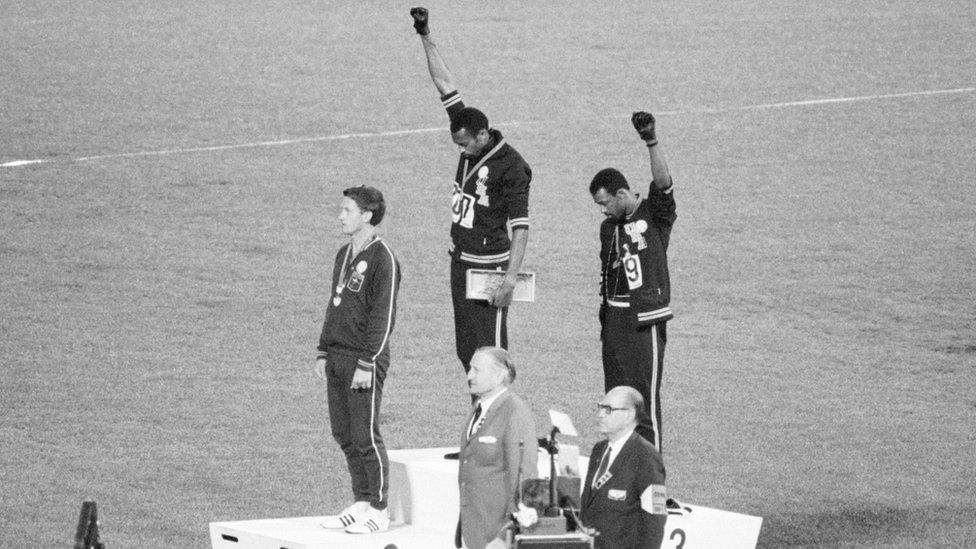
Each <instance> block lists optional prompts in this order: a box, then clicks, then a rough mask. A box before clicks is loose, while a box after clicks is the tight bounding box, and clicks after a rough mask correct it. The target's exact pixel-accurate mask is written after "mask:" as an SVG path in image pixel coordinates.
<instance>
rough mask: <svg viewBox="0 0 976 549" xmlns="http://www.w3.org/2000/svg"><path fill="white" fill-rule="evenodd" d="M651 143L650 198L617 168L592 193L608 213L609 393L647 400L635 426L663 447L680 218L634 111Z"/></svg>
mask: <svg viewBox="0 0 976 549" xmlns="http://www.w3.org/2000/svg"><path fill="white" fill-rule="evenodd" d="M633 123H634V126H635V127H637V129H638V132H639V133H640V135H641V138H642V139H644V141H645V142H646V144H647V147H648V151H649V154H650V158H651V173H652V177H653V180H652V182H651V185H650V188H649V190H648V194H647V197H646V198H642V197H641V196H640V195H639V194H636V193H634V192H632V191H631V189H630V186H629V185H628V184H627V181H626V179H625V178H624V176H623V175H622V174H621V173H620V172H619V171H617V170H615V169H613V168H607V169H604V170H601V171H600V172H598V173H597V175H596V176H595V177H594V178H593V181H592V182H591V184H590V194H591V195H593V199H594V201H595V202H596V203H597V204H598V205H600V206H601V208H602V210H603V213H604V215H606V216H607V218H606V219H604V221H603V223H602V224H601V225H600V265H601V277H600V295H601V297H602V298H603V299H602V302H601V305H600V325H601V326H600V328H601V329H600V339H601V340H602V344H603V350H602V354H603V375H604V385H605V388H606V390H610V389H611V388H613V387H617V386H619V385H629V386H631V387H634V388H635V389H637V390H638V391H639V392H640V393H641V396H642V397H643V398H644V403H645V407H646V408H645V412H646V413H645V414H644V419H643V420H642V421H641V422H640V423H639V424H638V426H637V433H638V434H640V435H641V436H643V437H644V438H645V439H647V440H648V442H650V443H651V444H653V445H654V447H655V448H657V449H658V451H660V450H661V374H662V372H663V368H664V346H665V343H667V330H666V329H667V321H668V320H670V319H671V318H672V317H673V313H672V311H671V305H670V303H671V281H670V276H669V273H668V256H667V251H668V241H669V240H670V237H671V227H672V226H673V225H674V221H675V218H676V214H675V203H674V195H673V193H672V191H673V188H674V185H673V182H672V180H671V174H670V172H669V170H668V167H667V163H666V162H665V159H664V156H663V153H662V152H661V150H660V147H659V146H658V142H657V138H656V136H655V133H654V118H653V116H651V115H650V114H648V113H635V114H634V120H633Z"/></svg>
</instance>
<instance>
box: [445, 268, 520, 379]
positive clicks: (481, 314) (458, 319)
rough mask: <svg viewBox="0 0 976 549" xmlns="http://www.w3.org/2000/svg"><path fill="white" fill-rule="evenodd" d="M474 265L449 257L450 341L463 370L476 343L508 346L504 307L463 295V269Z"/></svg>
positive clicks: (476, 347)
mask: <svg viewBox="0 0 976 549" xmlns="http://www.w3.org/2000/svg"><path fill="white" fill-rule="evenodd" d="M471 268H482V269H489V268H495V267H494V266H489V267H474V266H472V265H468V264H466V263H461V262H459V261H453V260H452V261H451V300H452V301H453V302H454V343H455V345H456V347H457V356H458V359H459V360H460V361H461V366H462V367H464V373H467V372H468V370H470V369H471V357H472V356H473V355H474V352H475V351H476V350H478V348H479V347H486V346H487V347H503V348H505V349H507V348H508V307H503V308H501V309H499V308H497V307H493V306H491V305H489V304H488V302H487V301H483V300H480V299H467V298H465V297H464V296H465V287H466V282H467V281H466V278H467V270H468V269H471Z"/></svg>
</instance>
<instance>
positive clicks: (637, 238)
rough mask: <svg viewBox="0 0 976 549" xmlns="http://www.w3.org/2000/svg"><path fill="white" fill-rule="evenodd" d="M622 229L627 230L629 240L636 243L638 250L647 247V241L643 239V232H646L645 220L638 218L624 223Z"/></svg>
mask: <svg viewBox="0 0 976 549" xmlns="http://www.w3.org/2000/svg"><path fill="white" fill-rule="evenodd" d="M624 231H626V232H627V236H629V237H630V241H631V242H633V243H634V244H637V249H638V250H643V249H644V248H646V247H647V241H646V240H644V233H646V232H647V221H644V220H643V219H638V220H637V221H634V222H632V223H628V224H626V225H624Z"/></svg>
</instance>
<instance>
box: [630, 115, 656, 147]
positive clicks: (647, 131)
mask: <svg viewBox="0 0 976 549" xmlns="http://www.w3.org/2000/svg"><path fill="white" fill-rule="evenodd" d="M630 121H631V123H633V124H634V129H635V130H637V133H638V135H640V137H641V139H643V140H644V142H645V143H647V146H648V147H653V146H654V145H657V135H655V133H654V115H653V114H651V113H649V112H644V111H638V112H635V113H634V114H633V115H631V117H630Z"/></svg>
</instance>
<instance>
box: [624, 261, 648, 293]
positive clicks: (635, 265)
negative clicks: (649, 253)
mask: <svg viewBox="0 0 976 549" xmlns="http://www.w3.org/2000/svg"><path fill="white" fill-rule="evenodd" d="M623 266H624V273H625V274H626V275H627V287H629V288H630V289H631V290H636V289H637V288H640V287H641V286H643V285H644V276H643V274H642V273H641V266H640V259H639V258H638V257H637V256H636V255H631V254H630V253H628V254H627V255H625V256H624V258H623Z"/></svg>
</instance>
